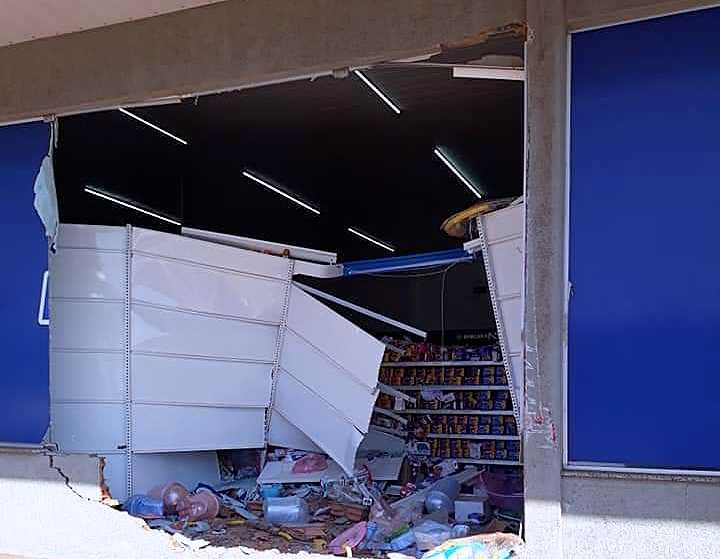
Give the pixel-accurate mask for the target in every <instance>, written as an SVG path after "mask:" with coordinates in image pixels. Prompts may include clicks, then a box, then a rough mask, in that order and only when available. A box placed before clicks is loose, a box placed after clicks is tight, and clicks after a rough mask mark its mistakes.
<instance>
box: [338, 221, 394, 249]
mask: <svg viewBox="0 0 720 559" xmlns="http://www.w3.org/2000/svg"><path fill="white" fill-rule="evenodd" d="M347 230H348V231H350V233H352V234H353V235H357V236H358V237H360V238H361V239H365V240H366V241H369V242H371V243H372V244H374V245H377V246H379V247H381V248H384V249H385V250H389V251H390V252H395V249H394V248H393V247H391V246H390V245H389V244H387V243H383V242H382V241H378V240H377V239H373V238H372V237H371V236H370V235H368V234H367V233H363V232H362V231H358V230H357V229H355V228H353V227H348V229H347Z"/></svg>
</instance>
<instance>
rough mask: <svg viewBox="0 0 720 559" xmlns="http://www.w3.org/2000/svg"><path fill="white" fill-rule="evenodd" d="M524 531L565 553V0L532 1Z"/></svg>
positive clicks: (554, 554)
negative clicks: (563, 539)
mask: <svg viewBox="0 0 720 559" xmlns="http://www.w3.org/2000/svg"><path fill="white" fill-rule="evenodd" d="M527 22H528V41H527V60H526V68H527V92H528V100H527V127H528V132H527V133H528V148H527V149H528V153H527V188H526V208H527V216H526V270H527V274H526V287H525V290H526V291H525V294H526V297H525V324H524V329H525V336H526V348H525V350H526V355H525V390H526V401H525V440H524V463H525V536H526V539H527V542H528V547H529V550H528V551H529V553H528V556H529V557H533V559H560V558H561V557H562V545H561V543H562V542H561V496H562V495H561V493H562V492H561V479H560V473H561V469H562V417H563V392H562V378H563V375H562V367H563V343H564V333H563V332H564V325H565V316H564V315H565V313H564V298H563V293H564V288H563V284H564V260H565V258H564V246H563V245H564V223H565V87H566V85H565V84H566V60H567V52H566V51H567V32H566V23H565V0H528V1H527Z"/></svg>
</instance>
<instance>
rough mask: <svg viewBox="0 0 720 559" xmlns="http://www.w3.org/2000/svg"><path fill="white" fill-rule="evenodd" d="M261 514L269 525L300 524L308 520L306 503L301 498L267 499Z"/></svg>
mask: <svg viewBox="0 0 720 559" xmlns="http://www.w3.org/2000/svg"><path fill="white" fill-rule="evenodd" d="M263 513H264V514H265V520H267V521H268V522H269V523H270V524H293V523H301V524H302V523H305V522H307V519H308V508H307V503H305V499H303V498H301V497H268V498H267V499H265V502H264V503H263Z"/></svg>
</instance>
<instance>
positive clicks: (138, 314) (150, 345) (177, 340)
mask: <svg viewBox="0 0 720 559" xmlns="http://www.w3.org/2000/svg"><path fill="white" fill-rule="evenodd" d="M131 320H132V328H131V335H132V349H133V351H143V352H155V353H171V354H178V355H197V356H205V357H219V358H230V359H245V360H259V361H272V360H273V358H274V355H275V340H276V337H277V333H278V328H277V327H276V326H266V325H260V324H251V323H247V322H241V321H238V320H233V319H226V318H215V317H208V316H203V315H196V314H188V313H183V312H177V311H168V310H163V309H156V308H152V307H144V306H142V305H137V304H133V306H132V319H131Z"/></svg>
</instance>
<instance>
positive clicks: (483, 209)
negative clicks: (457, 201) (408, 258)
mask: <svg viewBox="0 0 720 559" xmlns="http://www.w3.org/2000/svg"><path fill="white" fill-rule="evenodd" d="M514 200H515V198H497V199H495V200H483V201H481V202H478V203H477V204H473V205H472V206H470V207H469V208H467V209H465V210H463V211H461V212H458V213H456V214H455V215H452V216H450V217H449V218H447V219H446V220H445V221H444V222H443V224H442V227H441V229H442V230H443V231H445V233H447V234H448V235H450V236H451V237H459V238H462V237H464V236H465V231H466V224H467V222H468V221H470V220H471V219H473V218H475V217H477V216H479V215H483V214H486V213H489V212H493V211H495V210H499V209H500V208H504V207H505V206H509V205H510V204H511V203H512V202H513V201H514Z"/></svg>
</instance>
